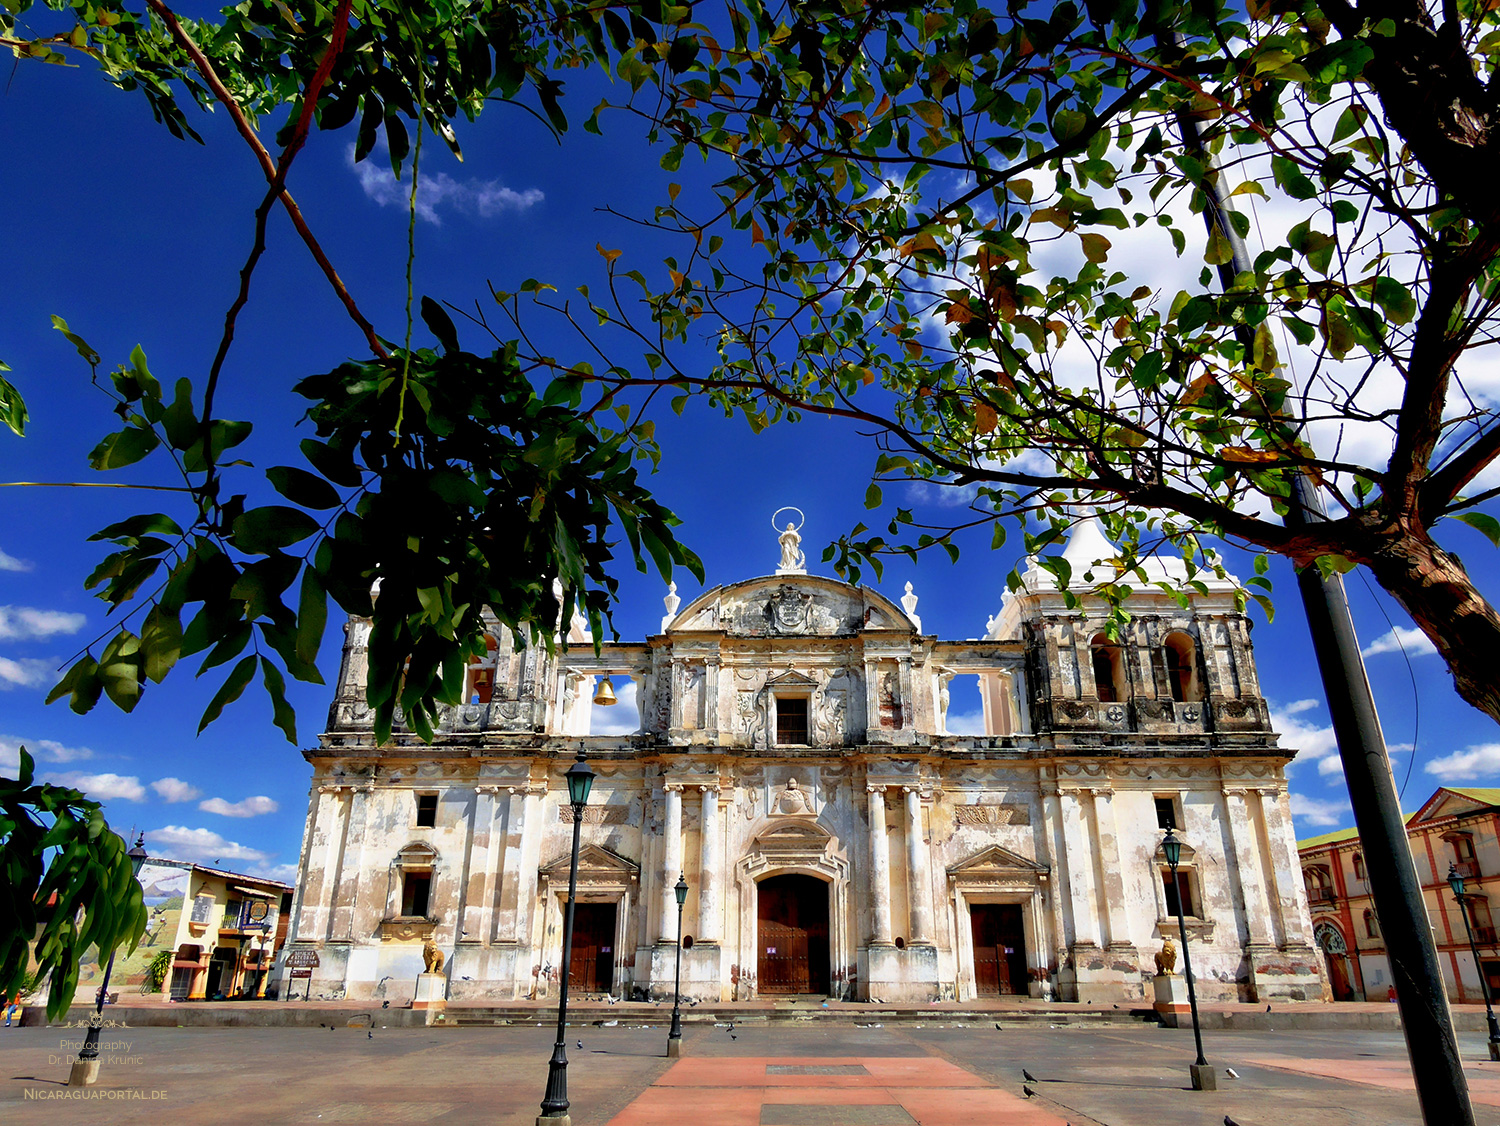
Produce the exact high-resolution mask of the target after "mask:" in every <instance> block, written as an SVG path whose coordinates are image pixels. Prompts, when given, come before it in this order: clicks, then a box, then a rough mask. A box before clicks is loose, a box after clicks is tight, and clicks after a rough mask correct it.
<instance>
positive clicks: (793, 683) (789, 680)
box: [766, 669, 818, 688]
mask: <svg viewBox="0 0 1500 1126" xmlns="http://www.w3.org/2000/svg"><path fill="white" fill-rule="evenodd" d="M817 686H818V682H817V681H816V680H813V679H812V678H811V677H809V676H804V675H803V674H802V673H800V672H796V671H794V670H792V669H788V670H787V671H786V672H784V673H782V674H781V675H780V676H773V677H770V678H769V679H767V681H766V687H767V688H816V687H817Z"/></svg>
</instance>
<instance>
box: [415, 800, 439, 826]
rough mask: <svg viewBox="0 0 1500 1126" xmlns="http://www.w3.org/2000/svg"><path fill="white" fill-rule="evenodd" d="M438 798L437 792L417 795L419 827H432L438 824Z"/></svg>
mask: <svg viewBox="0 0 1500 1126" xmlns="http://www.w3.org/2000/svg"><path fill="white" fill-rule="evenodd" d="M437 800H438V796H437V795H436V794H418V795H417V828H419V829H431V828H432V827H433V826H434V825H436V824H437Z"/></svg>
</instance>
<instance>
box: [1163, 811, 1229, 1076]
mask: <svg viewBox="0 0 1500 1126" xmlns="http://www.w3.org/2000/svg"><path fill="white" fill-rule="evenodd" d="M1161 851H1162V853H1163V854H1164V855H1165V856H1166V858H1167V867H1168V868H1169V869H1170V870H1171V872H1172V895H1173V898H1174V899H1176V900H1177V933H1178V934H1179V935H1180V936H1181V938H1182V976H1183V977H1184V978H1186V979H1187V991H1188V1008H1189V1009H1190V1010H1191V1011H1192V1014H1193V1043H1194V1044H1195V1045H1196V1046H1197V1048H1198V1058H1197V1060H1196V1061H1194V1063H1193V1066H1192V1067H1191V1068H1190V1069H1189V1070H1190V1071H1191V1072H1192V1075H1193V1090H1195V1091H1214V1090H1217V1089H1218V1086H1219V1084H1218V1081H1217V1079H1216V1078H1215V1076H1214V1069H1213V1068H1211V1067H1210V1066H1209V1065H1208V1060H1207V1059H1205V1058H1204V1056H1203V1033H1202V1032H1201V1031H1199V1028H1198V991H1197V990H1196V989H1194V988H1193V959H1192V957H1191V955H1189V953H1188V936H1187V923H1186V921H1185V920H1184V919H1183V916H1182V886H1181V885H1180V884H1179V883H1178V882H1177V865H1178V863H1179V862H1180V861H1181V860H1182V842H1181V841H1179V840H1178V839H1177V835H1176V834H1175V833H1173V832H1172V830H1171V828H1168V829H1167V835H1166V836H1165V837H1163V838H1162V842H1161Z"/></svg>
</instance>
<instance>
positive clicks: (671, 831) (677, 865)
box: [657, 782, 682, 943]
mask: <svg viewBox="0 0 1500 1126" xmlns="http://www.w3.org/2000/svg"><path fill="white" fill-rule="evenodd" d="M663 789H664V790H666V795H667V813H666V817H665V818H664V820H663V823H662V830H661V838H662V849H661V888H660V892H661V921H660V924H659V929H658V931H657V934H658V937H657V941H658V942H666V943H675V942H676V941H677V893H676V892H674V891H673V890H672V889H673V887H675V886H676V884H677V877H678V876H680V875H681V874H682V783H680V782H668V783H667V784H666V785H665V786H664V787H663Z"/></svg>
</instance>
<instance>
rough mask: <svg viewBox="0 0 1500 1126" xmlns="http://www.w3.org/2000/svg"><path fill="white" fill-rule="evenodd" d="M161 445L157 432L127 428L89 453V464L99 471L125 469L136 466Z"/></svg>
mask: <svg viewBox="0 0 1500 1126" xmlns="http://www.w3.org/2000/svg"><path fill="white" fill-rule="evenodd" d="M160 444H161V439H160V438H158V437H157V436H156V431H155V430H145V429H141V428H140V427H137V426H127V427H126V428H125V429H124V430H121V431H120V432H119V433H117V434H111V435H109V437H107V438H105V439H104V440H103V441H102V442H100V443H99V444H98V445H97V446H95V447H94V448H93V450H92V451H91V452H90V453H89V464H90V465H91V466H93V467H94V468H95V469H98V470H108V469H123V468H124V467H125V466H127V465H134V464H135V463H136V462H138V461H140V460H141V458H143V457H145V456H146V455H147V454H149V453H150V452H151V451H152V450H154V449H156V447H157V446H159V445H160Z"/></svg>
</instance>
